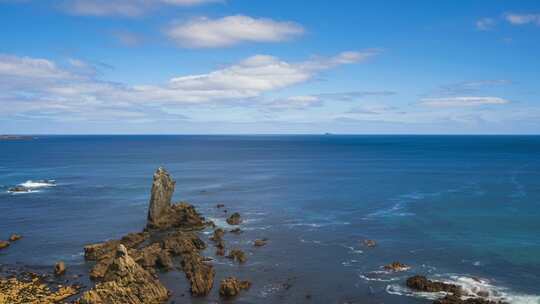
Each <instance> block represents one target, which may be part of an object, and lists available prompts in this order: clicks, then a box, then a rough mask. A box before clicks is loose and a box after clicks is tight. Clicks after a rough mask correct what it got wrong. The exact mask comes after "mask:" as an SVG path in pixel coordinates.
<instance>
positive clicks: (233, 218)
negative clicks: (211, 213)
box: [227, 212, 242, 225]
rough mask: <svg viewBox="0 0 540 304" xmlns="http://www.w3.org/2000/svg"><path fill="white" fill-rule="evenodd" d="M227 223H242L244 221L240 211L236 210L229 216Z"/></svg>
mask: <svg viewBox="0 0 540 304" xmlns="http://www.w3.org/2000/svg"><path fill="white" fill-rule="evenodd" d="M227 223H228V224H229V225H240V223H242V218H241V217H240V213H238V212H235V213H233V214H231V216H229V217H228V218H227Z"/></svg>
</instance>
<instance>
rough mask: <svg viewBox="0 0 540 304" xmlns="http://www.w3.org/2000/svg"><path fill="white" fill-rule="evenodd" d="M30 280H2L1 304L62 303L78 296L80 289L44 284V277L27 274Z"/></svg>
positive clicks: (0, 283)
mask: <svg viewBox="0 0 540 304" xmlns="http://www.w3.org/2000/svg"><path fill="white" fill-rule="evenodd" d="M25 276H27V277H28V279H17V278H9V279H0V303H2V304H23V303H24V304H53V303H61V302H62V301H64V300H66V299H67V298H69V297H71V296H74V295H76V294H77V293H78V292H79V289H80V287H79V286H76V285H72V286H63V285H59V286H54V288H51V287H49V286H47V284H44V283H43V281H44V280H43V279H44V278H43V277H41V276H38V275H36V274H33V273H28V274H25Z"/></svg>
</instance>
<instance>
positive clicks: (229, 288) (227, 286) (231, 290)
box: [219, 277, 251, 297]
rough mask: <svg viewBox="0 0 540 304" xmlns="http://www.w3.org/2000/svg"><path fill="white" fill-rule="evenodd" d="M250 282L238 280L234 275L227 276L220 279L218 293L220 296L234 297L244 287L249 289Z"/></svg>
mask: <svg viewBox="0 0 540 304" xmlns="http://www.w3.org/2000/svg"><path fill="white" fill-rule="evenodd" d="M250 286H251V282H249V281H240V280H238V279H237V278H234V277H228V278H226V279H223V280H222V281H221V284H220V286H219V295H221V296H222V297H234V296H236V295H238V294H239V293H240V291H242V290H244V289H249V287H250Z"/></svg>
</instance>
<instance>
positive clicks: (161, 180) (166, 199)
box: [147, 167, 176, 228]
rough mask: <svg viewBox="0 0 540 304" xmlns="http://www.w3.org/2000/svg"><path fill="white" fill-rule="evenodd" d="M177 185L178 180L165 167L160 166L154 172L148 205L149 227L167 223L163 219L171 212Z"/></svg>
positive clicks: (158, 226) (159, 226) (157, 226)
mask: <svg viewBox="0 0 540 304" xmlns="http://www.w3.org/2000/svg"><path fill="white" fill-rule="evenodd" d="M175 185H176V182H175V181H174V180H173V179H172V177H171V176H170V175H169V173H168V172H167V170H165V169H164V168H162V167H159V168H158V169H157V171H156V173H154V182H153V183H152V192H151V196H150V206H149V207H148V223H147V226H148V227H149V228H161V227H162V226H163V225H164V224H165V223H164V221H163V219H164V218H166V217H167V216H166V214H167V213H169V212H170V209H171V199H172V195H173V193H174V187H175Z"/></svg>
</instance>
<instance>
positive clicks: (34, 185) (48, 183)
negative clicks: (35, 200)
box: [19, 179, 56, 189]
mask: <svg viewBox="0 0 540 304" xmlns="http://www.w3.org/2000/svg"><path fill="white" fill-rule="evenodd" d="M19 186H21V187H25V188H27V189H39V188H47V187H55V186H56V181H55V180H52V179H46V180H36V181H32V180H27V181H26V182H24V183H22V184H19Z"/></svg>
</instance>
